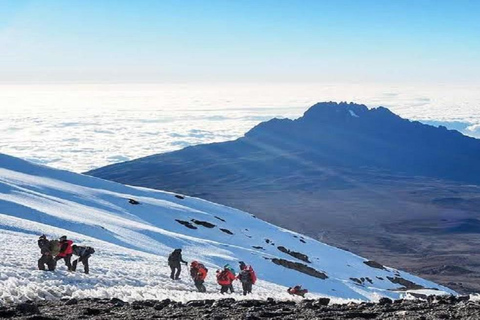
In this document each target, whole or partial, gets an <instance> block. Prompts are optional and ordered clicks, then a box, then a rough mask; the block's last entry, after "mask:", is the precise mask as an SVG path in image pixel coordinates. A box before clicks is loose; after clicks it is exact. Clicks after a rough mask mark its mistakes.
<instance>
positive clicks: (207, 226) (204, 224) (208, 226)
mask: <svg viewBox="0 0 480 320" xmlns="http://www.w3.org/2000/svg"><path fill="white" fill-rule="evenodd" d="M192 222H193V223H195V224H198V225H201V226H204V227H205V228H210V229H211V228H214V227H216V226H215V225H214V224H213V223H210V222H207V221H202V220H196V219H192Z"/></svg>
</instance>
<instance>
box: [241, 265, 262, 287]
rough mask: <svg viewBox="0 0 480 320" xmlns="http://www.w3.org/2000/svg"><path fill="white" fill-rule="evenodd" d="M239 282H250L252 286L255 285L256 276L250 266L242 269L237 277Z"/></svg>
mask: <svg viewBox="0 0 480 320" xmlns="http://www.w3.org/2000/svg"><path fill="white" fill-rule="evenodd" d="M238 278H239V279H240V281H241V282H244V283H247V282H251V283H252V284H255V282H256V281H257V276H256V274H255V271H253V269H252V267H251V266H248V267H247V268H245V269H243V270H242V271H241V272H240V275H239V276H238Z"/></svg>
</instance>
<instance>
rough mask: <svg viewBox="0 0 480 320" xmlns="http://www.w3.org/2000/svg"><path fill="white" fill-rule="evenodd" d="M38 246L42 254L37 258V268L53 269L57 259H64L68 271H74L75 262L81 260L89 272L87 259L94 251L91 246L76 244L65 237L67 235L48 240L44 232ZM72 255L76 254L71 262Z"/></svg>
mask: <svg viewBox="0 0 480 320" xmlns="http://www.w3.org/2000/svg"><path fill="white" fill-rule="evenodd" d="M38 247H39V248H40V253H41V255H42V256H41V257H40V259H38V269H39V270H48V271H55V268H56V266H57V261H59V260H64V261H65V265H66V266H67V269H68V271H71V272H74V271H76V270H77V264H78V263H79V262H81V263H83V269H84V271H85V273H86V274H88V273H89V272H90V270H89V265H88V259H89V258H90V257H91V255H92V254H93V253H95V249H93V248H92V247H86V246H77V245H75V244H73V241H72V240H69V239H67V236H61V237H60V238H59V239H58V240H54V239H52V240H48V239H47V236H46V235H44V234H42V235H41V236H40V238H39V239H38ZM72 255H75V256H78V258H77V259H75V260H74V261H73V262H72ZM45 265H46V268H45Z"/></svg>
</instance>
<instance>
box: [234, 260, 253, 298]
mask: <svg viewBox="0 0 480 320" xmlns="http://www.w3.org/2000/svg"><path fill="white" fill-rule="evenodd" d="M239 264H240V273H239V274H238V277H237V279H238V280H240V282H241V283H242V289H243V295H244V296H246V295H247V294H248V293H252V286H253V285H254V284H255V282H256V281H257V276H256V274H255V271H254V270H253V268H252V266H247V265H246V264H245V262H243V261H240V262H239Z"/></svg>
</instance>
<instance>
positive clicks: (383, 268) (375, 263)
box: [363, 260, 387, 270]
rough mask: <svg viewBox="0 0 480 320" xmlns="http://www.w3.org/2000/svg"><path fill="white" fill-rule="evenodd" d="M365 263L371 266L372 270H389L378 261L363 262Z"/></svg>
mask: <svg viewBox="0 0 480 320" xmlns="http://www.w3.org/2000/svg"><path fill="white" fill-rule="evenodd" d="M363 263H365V264H366V265H367V266H369V267H371V268H375V269H381V270H387V268H385V267H384V266H383V265H381V264H380V263H378V262H376V261H372V260H369V261H363Z"/></svg>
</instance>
